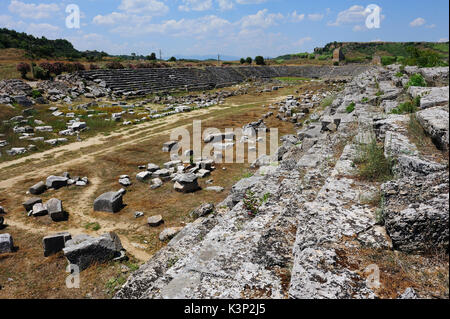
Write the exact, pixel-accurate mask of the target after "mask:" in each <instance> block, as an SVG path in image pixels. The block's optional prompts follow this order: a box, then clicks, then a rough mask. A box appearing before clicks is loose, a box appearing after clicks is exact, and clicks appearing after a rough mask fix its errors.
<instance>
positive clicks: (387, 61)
mask: <svg viewBox="0 0 450 319" xmlns="http://www.w3.org/2000/svg"><path fill="white" fill-rule="evenodd" d="M396 61H397V58H396V57H395V56H389V55H385V56H382V57H381V64H383V65H390V64H394V63H395V62H396Z"/></svg>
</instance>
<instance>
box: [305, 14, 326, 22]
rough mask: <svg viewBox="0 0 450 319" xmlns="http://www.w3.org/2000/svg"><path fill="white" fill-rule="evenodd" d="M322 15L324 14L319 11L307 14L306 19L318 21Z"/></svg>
mask: <svg viewBox="0 0 450 319" xmlns="http://www.w3.org/2000/svg"><path fill="white" fill-rule="evenodd" d="M323 17H324V15H323V14H320V13H312V14H308V19H309V20H311V21H320V20H322V19H323Z"/></svg>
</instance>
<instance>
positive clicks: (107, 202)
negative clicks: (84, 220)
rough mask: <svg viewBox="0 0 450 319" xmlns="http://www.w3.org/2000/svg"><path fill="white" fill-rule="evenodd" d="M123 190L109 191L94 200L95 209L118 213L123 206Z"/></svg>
mask: <svg viewBox="0 0 450 319" xmlns="http://www.w3.org/2000/svg"><path fill="white" fill-rule="evenodd" d="M122 197H123V192H121V191H118V192H108V193H104V194H102V195H100V196H99V197H97V199H96V200H95V201H94V211H98V212H110V213H117V212H118V211H120V210H121V209H122V207H123V201H122Z"/></svg>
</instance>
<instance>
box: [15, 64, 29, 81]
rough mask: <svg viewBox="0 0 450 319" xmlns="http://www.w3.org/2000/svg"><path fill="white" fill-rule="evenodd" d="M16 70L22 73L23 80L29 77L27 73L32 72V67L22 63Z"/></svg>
mask: <svg viewBox="0 0 450 319" xmlns="http://www.w3.org/2000/svg"><path fill="white" fill-rule="evenodd" d="M16 69H17V71H19V72H20V75H21V76H22V78H23V79H25V78H26V76H27V73H28V72H30V71H31V67H30V65H29V64H28V63H25V62H20V63H19V64H17V67H16Z"/></svg>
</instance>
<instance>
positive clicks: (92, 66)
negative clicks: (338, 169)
mask: <svg viewBox="0 0 450 319" xmlns="http://www.w3.org/2000/svg"><path fill="white" fill-rule="evenodd" d="M98 69H100V67H99V66H98V65H97V64H90V65H89V70H98Z"/></svg>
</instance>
